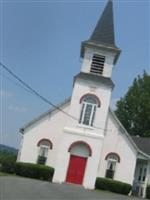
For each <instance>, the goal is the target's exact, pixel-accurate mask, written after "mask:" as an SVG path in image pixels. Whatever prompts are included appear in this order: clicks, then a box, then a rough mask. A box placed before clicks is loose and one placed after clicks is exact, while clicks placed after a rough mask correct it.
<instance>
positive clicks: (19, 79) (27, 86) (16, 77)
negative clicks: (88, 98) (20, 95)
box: [0, 62, 77, 120]
mask: <svg viewBox="0 0 150 200" xmlns="http://www.w3.org/2000/svg"><path fill="white" fill-rule="evenodd" d="M0 65H1V66H2V67H3V68H4V69H5V70H6V71H7V72H8V73H9V74H11V75H12V76H13V77H14V78H15V79H17V80H18V81H19V82H20V83H21V84H22V85H24V86H25V87H26V88H28V89H29V90H30V91H32V93H34V94H35V95H36V96H38V97H39V98H41V99H42V100H43V101H45V102H46V103H47V104H49V105H51V106H53V107H54V108H56V109H57V110H60V111H61V112H63V113H64V114H65V115H67V116H68V117H71V118H72V119H75V120H77V119H76V118H75V117H73V116H72V115H70V114H68V113H67V112H65V111H63V110H62V109H61V108H59V107H58V106H56V105H55V104H53V103H52V102H51V101H49V100H47V99H46V98H45V97H43V96H42V95H40V94H39V93H38V92H37V91H35V90H34V89H33V88H31V86H29V85H28V84H27V83H25V82H24V81H23V80H22V79H21V78H19V77H18V76H17V75H16V74H15V73H13V72H12V71H11V70H10V69H9V68H8V67H6V65H4V64H2V63H1V62H0Z"/></svg>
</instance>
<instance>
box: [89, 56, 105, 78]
mask: <svg viewBox="0 0 150 200" xmlns="http://www.w3.org/2000/svg"><path fill="white" fill-rule="evenodd" d="M104 63H105V56H101V55H97V54H94V55H93V59H92V64H91V70H90V72H92V73H94V74H99V75H102V74H103V69H104Z"/></svg>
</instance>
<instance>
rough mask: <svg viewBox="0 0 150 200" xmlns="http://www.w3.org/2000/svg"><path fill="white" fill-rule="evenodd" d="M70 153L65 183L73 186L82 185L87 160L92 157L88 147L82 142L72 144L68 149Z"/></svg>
mask: <svg viewBox="0 0 150 200" xmlns="http://www.w3.org/2000/svg"><path fill="white" fill-rule="evenodd" d="M68 151H69V152H70V160H69V164H68V171H67V176H66V182H68V183H74V184H80V185H81V184H82V182H83V179H84V174H85V169H86V164H87V159H88V157H89V156H91V155H92V150H91V148H90V146H89V145H88V144H87V143H85V142H83V141H77V142H74V143H73V144H72V145H71V146H70V147H69V149H68Z"/></svg>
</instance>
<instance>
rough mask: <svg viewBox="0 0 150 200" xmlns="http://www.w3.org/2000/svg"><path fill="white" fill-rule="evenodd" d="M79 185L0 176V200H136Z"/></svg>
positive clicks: (136, 199) (135, 199)
mask: <svg viewBox="0 0 150 200" xmlns="http://www.w3.org/2000/svg"><path fill="white" fill-rule="evenodd" d="M138 199H139V198H135V197H127V196H124V195H118V194H114V193H110V192H104V191H94V190H92V191H90V190H85V189H84V188H82V187H81V186H77V185H70V184H69V185H66V184H61V185H60V184H52V183H49V182H45V181H39V180H33V179H28V178H22V177H11V176H2V177H0V200H138Z"/></svg>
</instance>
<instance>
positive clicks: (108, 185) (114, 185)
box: [95, 178, 132, 194]
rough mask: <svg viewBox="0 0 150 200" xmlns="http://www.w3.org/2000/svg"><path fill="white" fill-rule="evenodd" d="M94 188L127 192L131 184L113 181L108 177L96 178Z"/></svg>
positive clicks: (121, 192)
mask: <svg viewBox="0 0 150 200" xmlns="http://www.w3.org/2000/svg"><path fill="white" fill-rule="evenodd" d="M95 188H96V189H102V190H108V191H111V192H115V193H120V194H128V193H129V192H130V191H131V189H132V186H131V185H130V184H127V183H123V182H120V181H115V180H112V179H109V178H97V179H96V183H95Z"/></svg>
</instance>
